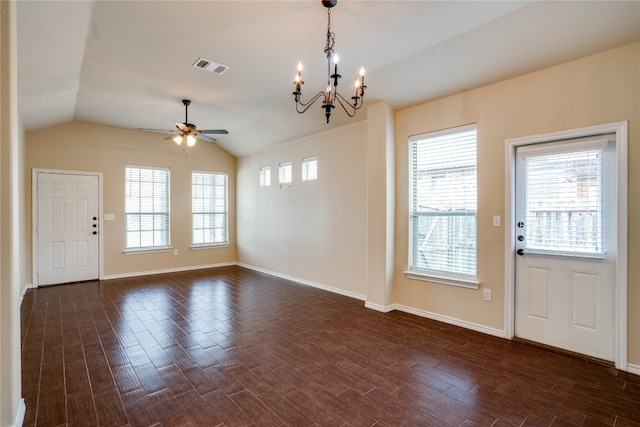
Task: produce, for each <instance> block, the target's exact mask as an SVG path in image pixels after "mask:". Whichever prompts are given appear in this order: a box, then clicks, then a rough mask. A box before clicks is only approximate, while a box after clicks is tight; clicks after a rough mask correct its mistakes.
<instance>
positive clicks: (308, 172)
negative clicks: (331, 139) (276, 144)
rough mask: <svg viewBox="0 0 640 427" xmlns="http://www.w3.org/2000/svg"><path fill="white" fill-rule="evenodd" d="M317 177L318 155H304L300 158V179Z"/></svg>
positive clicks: (305, 179)
mask: <svg viewBox="0 0 640 427" xmlns="http://www.w3.org/2000/svg"><path fill="white" fill-rule="evenodd" d="M316 179H318V157H316V156H313V157H305V158H304V159H302V180H303V181H315V180H316Z"/></svg>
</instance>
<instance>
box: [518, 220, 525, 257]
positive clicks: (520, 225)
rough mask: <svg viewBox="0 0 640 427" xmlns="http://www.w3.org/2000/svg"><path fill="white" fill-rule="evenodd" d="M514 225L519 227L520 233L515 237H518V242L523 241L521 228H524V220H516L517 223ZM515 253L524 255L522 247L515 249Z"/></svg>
mask: <svg viewBox="0 0 640 427" xmlns="http://www.w3.org/2000/svg"><path fill="white" fill-rule="evenodd" d="M516 226H517V227H518V228H519V230H518V233H520V234H518V237H516V239H518V242H522V241H524V235H523V234H522V229H523V228H524V222H522V221H518V223H517V224H516ZM516 253H517V254H518V255H520V256H522V255H524V254H525V252H524V249H522V248H519V249H518V250H517V251H516Z"/></svg>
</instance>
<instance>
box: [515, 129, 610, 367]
mask: <svg viewBox="0 0 640 427" xmlns="http://www.w3.org/2000/svg"><path fill="white" fill-rule="evenodd" d="M614 141H615V138H614V137H613V135H608V136H607V135H605V136H598V137H590V138H581V139H575V140H570V141H558V142H550V143H543V144H535V145H526V146H520V147H518V148H517V151H516V216H515V224H514V226H515V227H516V229H515V236H516V255H515V258H516V262H515V268H516V274H515V335H516V336H517V337H520V338H523V339H526V340H529V341H535V342H539V343H542V344H545V345H549V346H552V347H557V348H561V349H565V350H569V351H571V352H575V353H580V354H584V355H588V356H591V357H595V358H598V359H602V360H608V361H613V360H614V358H615V318H614V307H615V249H616V241H615V239H616V232H615V231H616V227H615V218H616V205H617V201H616V191H615V143H614Z"/></svg>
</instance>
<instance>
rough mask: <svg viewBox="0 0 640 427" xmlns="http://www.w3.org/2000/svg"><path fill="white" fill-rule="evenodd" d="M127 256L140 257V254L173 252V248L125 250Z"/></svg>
mask: <svg viewBox="0 0 640 427" xmlns="http://www.w3.org/2000/svg"><path fill="white" fill-rule="evenodd" d="M122 252H124V254H125V255H138V254H155V253H158V252H171V246H162V247H157V248H140V249H125V250H124V251H122Z"/></svg>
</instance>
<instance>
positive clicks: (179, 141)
mask: <svg viewBox="0 0 640 427" xmlns="http://www.w3.org/2000/svg"><path fill="white" fill-rule="evenodd" d="M173 142H175V143H176V144H178V145H180V144H182V135H176V136H174V137H173Z"/></svg>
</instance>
